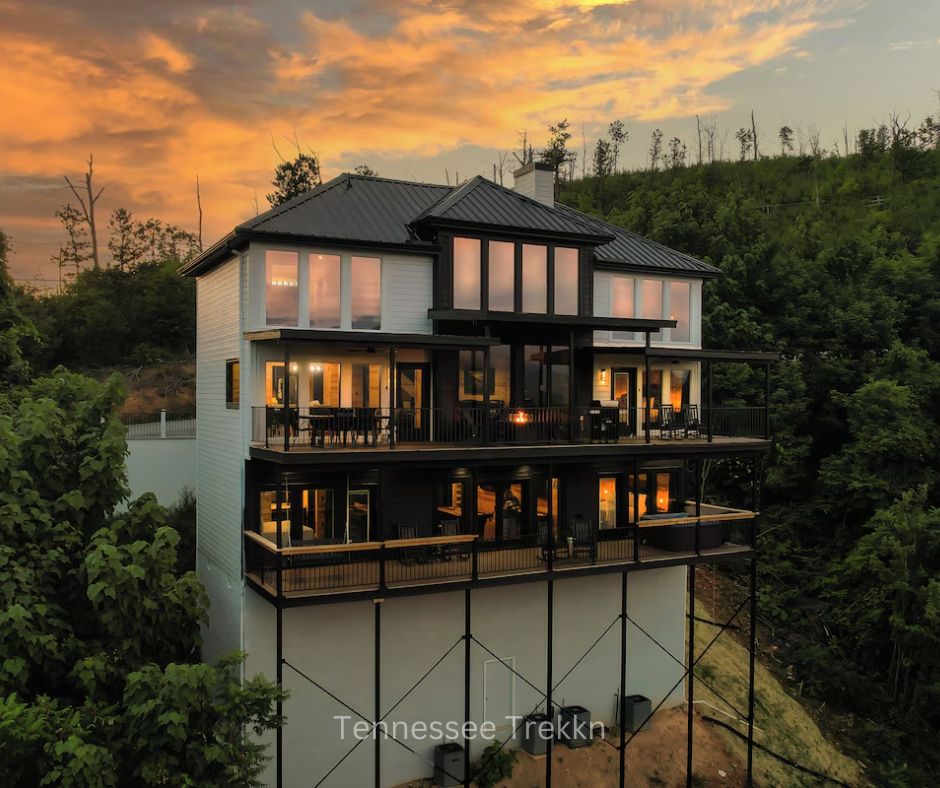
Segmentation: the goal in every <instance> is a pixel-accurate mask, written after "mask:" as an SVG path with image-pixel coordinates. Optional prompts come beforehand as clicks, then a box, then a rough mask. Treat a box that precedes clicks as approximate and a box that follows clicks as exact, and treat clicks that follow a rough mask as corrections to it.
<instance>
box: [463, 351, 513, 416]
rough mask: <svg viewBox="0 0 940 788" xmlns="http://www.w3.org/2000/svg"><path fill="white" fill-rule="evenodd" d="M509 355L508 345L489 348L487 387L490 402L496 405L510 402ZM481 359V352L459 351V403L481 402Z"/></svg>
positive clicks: (482, 357)
mask: <svg viewBox="0 0 940 788" xmlns="http://www.w3.org/2000/svg"><path fill="white" fill-rule="evenodd" d="M510 355H511V354H510V348H509V345H497V346H496V347H493V348H490V369H489V376H488V377H489V380H488V387H489V390H490V391H489V394H490V401H491V402H493V403H494V404H497V405H498V404H504V405H508V404H509V402H510V396H511V387H510ZM483 359H484V355H483V351H482V350H461V351H460V356H459V376H460V380H459V382H458V392H459V396H460V400H461V402H482V401H483Z"/></svg>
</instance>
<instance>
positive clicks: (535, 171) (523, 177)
mask: <svg viewBox="0 0 940 788" xmlns="http://www.w3.org/2000/svg"><path fill="white" fill-rule="evenodd" d="M513 177H514V178H515V179H516V191H517V192H519V194H524V195H525V196H526V197H531V198H532V199H533V200H538V201H539V202H540V203H542V205H547V206H548V207H549V208H554V207H555V171H554V170H553V169H552V165H551V164H544V163H542V162H540V161H535V162H530V163H529V164H526V165H525V166H523V167H520V168H519V169H518V170H516V171H515V172H514V173H513Z"/></svg>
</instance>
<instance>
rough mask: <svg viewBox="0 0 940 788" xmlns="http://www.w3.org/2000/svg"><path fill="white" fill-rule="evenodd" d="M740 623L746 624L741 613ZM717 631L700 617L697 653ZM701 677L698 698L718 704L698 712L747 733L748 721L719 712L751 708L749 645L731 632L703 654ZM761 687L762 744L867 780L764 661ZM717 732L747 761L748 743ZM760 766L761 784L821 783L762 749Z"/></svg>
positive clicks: (845, 777) (853, 779)
mask: <svg viewBox="0 0 940 788" xmlns="http://www.w3.org/2000/svg"><path fill="white" fill-rule="evenodd" d="M696 612H697V614H698V616H699V617H701V618H705V619H709V620H714V619H713V615H712V613H711V612H710V611H709V610H707V609H706V607H705V605H703V604H701V603H697V604H696ZM745 620H746V619H745ZM737 623H739V624H740V623H741V621H740V617H739V621H738V622H737ZM716 634H718V628H717V627H715V626H711V625H709V624H705V623H702V622H701V621H697V622H696V625H695V646H696V649H695V652H696V654H701V653H702V652H703V651H704V650H705V648H706V646H708V644H709V642H711V640H712V638H714V637H715V635H716ZM696 676H698V677H700V678H701V679H702V681H698V682H697V683H696V686H695V699H696V701H706V702H707V703H708V704H711V706H712V707H714V708H712V707H709V706H706V705H705V704H701V703H698V702H696V711H698V712H699V713H700V714H702V715H704V716H706V717H714V718H715V719H720V720H722V721H724V722H727V723H730V724H731V725H733V726H734V727H735V728H737V729H738V730H740V731H741V732H742V733H746V732H747V725H746V724H745V723H737V724H736V723H735V722H734V720H733V719H732V717H729V716H726V714H722V713H721V712H719V711H717V709H721V710H722V711H724V712H727V713H729V714H731V715H733V716H737V715H734V710H733V709H732V708H731V707H730V706H731V705H733V706H734V707H736V708H737V709H738V710H739V711H743V712H746V711H747V686H748V658H747V648H746V646H745V645H742V644H741V643H740V642H738V641H737V640H735V638H734V636H733V635H732V633H731V632H730V631H726V632H725V633H724V634H722V635H721V637H719V638H718V639H717V640H716V641H715V643H714V645H713V646H712V647H711V648H710V649H709V650H708V652H707V653H706V654H705V656H704V657H703V658H702V661H701V662H700V663H699V668H698V669H697V670H696ZM705 683H707V684H709V685H710V686H712V687H714V688H715V690H717V691H718V693H720V695H721V698H719V697H717V696H716V695H715V693H713V692H711V691H710V690H709V689H707V688H706V686H705ZM755 688H756V692H755V704H756V712H755V715H754V719H755V726H756V728H757V729H758V731H757V732H756V733H755V740H756V741H757V742H759V743H761V744H762V745H764V746H765V747H767V748H768V749H770V750H772V751H774V752H776V753H779V754H780V755H783V756H785V757H787V758H789V759H790V760H792V761H795V762H796V763H799V764H802V765H803V766H806V767H808V768H811V769H814V770H816V771H818V772H822V773H823V774H828V775H831V776H833V777H836V778H838V779H840V780H842V781H843V782H845V783H848V784H849V785H859V784H862V783H864V777H863V774H862V770H861V767H860V765H859V764H858V763H857V762H856V761H853V760H852V759H850V758H848V757H847V756H845V755H843V754H842V753H841V752H840V751H839V750H838V748H837V747H836V746H834V745H833V744H832V742H830V741H829V740H827V738H826V736H825V735H824V734H823V732H822V731H821V730H820V729H819V726H818V725H817V724H816V722H815V721H814V720H813V718H812V716H811V714H810V713H809V712H808V711H807V710H806V709H805V708H804V707H803V705H802V704H801V703H800V701H799V700H797V699H796V698H794V697H792V696H791V695H790V694H789V693H788V692H787V690H786V688H785V687H784V686H783V685H782V684H781V683H780V682H779V681H778V680H777V678H776V677H775V676H774V675H773V673H772V672H771V671H770V670H769V669H768V668H767V667H766V666H765V665H763V664H761V663H760V661H758V664H757V668H756V675H755ZM722 698H723V699H724V700H722ZM729 704H730V705H729ZM717 730H718V732H719V736H720V737H721V738H722V740H724V741H725V744H726V746H727V748H728V750H729V751H730V752H733V753H736V754H739V756H740V757H741V759H742V760H743V759H744V758H745V751H746V746H745V743H744V742H743V741H742V740H740V739H739V738H738V737H737V736H734V735H733V734H731V733H729V732H728V731H726V730H724V729H723V728H720V727H719V728H717ZM754 770H755V781H757V782H758V783H759V784H760V785H768V786H769V785H773V786H803V785H807V786H809V785H814V786H815V785H819V784H820V782H819V780H818V779H816V778H813V777H810V776H809V775H802V774H800V773H799V772H798V771H796V770H794V769H792V768H791V767H789V766H787V765H786V764H783V763H781V762H780V761H778V760H777V759H775V758H772V757H770V756H769V755H766V754H764V753H762V752H761V751H760V750H756V749H755V759H754Z"/></svg>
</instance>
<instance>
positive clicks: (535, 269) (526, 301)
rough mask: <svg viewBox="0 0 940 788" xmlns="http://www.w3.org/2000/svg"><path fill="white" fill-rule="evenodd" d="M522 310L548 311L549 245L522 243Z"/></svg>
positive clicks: (540, 312) (541, 312)
mask: <svg viewBox="0 0 940 788" xmlns="http://www.w3.org/2000/svg"><path fill="white" fill-rule="evenodd" d="M522 311H523V312H535V313H539V314H543V313H545V312H547V311H548V247H547V246H538V245H536V244H523V245H522Z"/></svg>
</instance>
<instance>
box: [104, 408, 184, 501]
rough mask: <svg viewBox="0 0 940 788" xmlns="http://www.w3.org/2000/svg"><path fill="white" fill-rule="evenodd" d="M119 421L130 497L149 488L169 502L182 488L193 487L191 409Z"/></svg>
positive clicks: (161, 412) (126, 418)
mask: <svg viewBox="0 0 940 788" xmlns="http://www.w3.org/2000/svg"><path fill="white" fill-rule="evenodd" d="M121 421H122V422H123V423H124V424H125V426H126V427H127V448H128V455H127V483H128V486H129V487H130V490H131V497H132V498H136V497H138V496H139V495H142V494H143V493H145V492H152V493H154V495H156V496H157V500H158V501H159V502H160V503H162V504H163V505H164V506H172V505H173V504H175V503H176V502H177V501H178V500H179V498H180V495H182V493H183V489H184V488H186V487H188V488H190V489H191V490H193V491H196V441H195V440H194V439H195V437H196V416H195V414H194V413H192V412H188V413H171V412H168V411H165V410H163V411H160V412H159V413H148V414H134V415H130V416H127V415H126V416H122V417H121ZM196 492H198V491H196Z"/></svg>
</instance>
